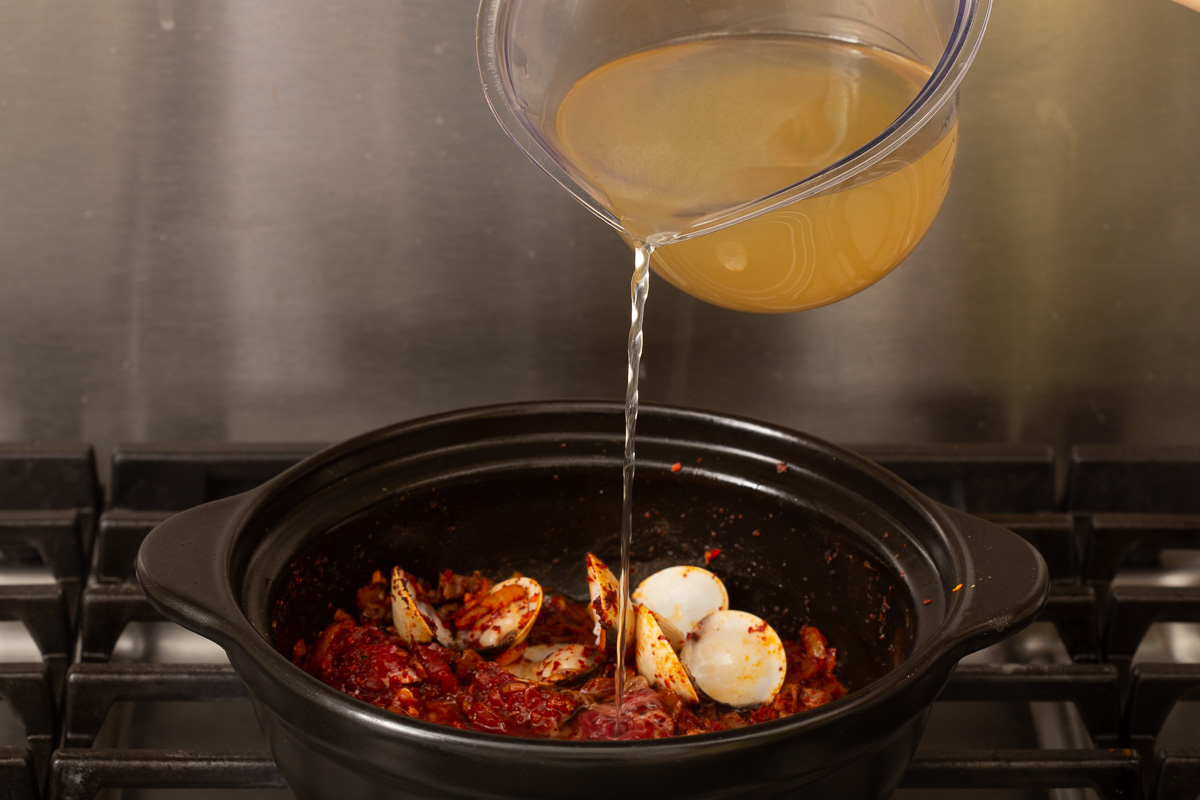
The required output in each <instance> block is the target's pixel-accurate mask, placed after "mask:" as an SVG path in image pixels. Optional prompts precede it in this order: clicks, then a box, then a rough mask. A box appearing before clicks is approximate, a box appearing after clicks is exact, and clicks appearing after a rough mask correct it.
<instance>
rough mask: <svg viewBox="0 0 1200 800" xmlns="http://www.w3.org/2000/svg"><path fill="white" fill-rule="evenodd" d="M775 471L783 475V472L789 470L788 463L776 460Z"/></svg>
mask: <svg viewBox="0 0 1200 800" xmlns="http://www.w3.org/2000/svg"><path fill="white" fill-rule="evenodd" d="M775 471H776V472H778V473H779V474H780V475H782V474H783V473H785V472H787V464H785V463H783V462H782V461H778V462H776V463H775Z"/></svg>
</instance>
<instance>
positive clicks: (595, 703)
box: [293, 570, 846, 739]
mask: <svg viewBox="0 0 1200 800" xmlns="http://www.w3.org/2000/svg"><path fill="white" fill-rule="evenodd" d="M491 585H492V584H491V581H489V580H488V579H486V578H483V577H482V576H480V575H479V573H475V574H473V575H470V576H463V575H456V574H454V573H451V572H450V571H448V570H447V571H445V572H444V573H443V574H442V576H441V579H440V580H439V583H438V586H437V588H436V589H430V587H428V586H427V585H424V586H422V589H423V591H424V592H425V593H426V596H427V597H429V598H430V599H432V600H434V601H435V602H436V603H438V611H439V613H440V614H441V615H442V617H443V619H451V618H453V617H454V615H455V614H456V613H457V612H459V611H461V610H462V609H463V607H464V606H469V605H470V602H471V599H472V598H473V597H477V596H480V595H482V594H486V593H487V591H488V590H489V589H490V588H491ZM357 599H358V602H357V605H358V615H357V617H353V616H351V615H350V614H348V613H346V612H345V611H343V610H338V611H337V613H336V614H335V615H334V621H333V622H332V623H331V624H330V625H329V626H327V627H326V628H325V630H324V631H323V632H322V633H321V634H320V635H319V636H318V637H317V638H316V641H315V642H314V643H313V645H312V646H311V647H309V646H307V645H306V644H305V643H304V642H303V641H298V642H297V643H296V647H295V650H294V653H293V660H294V661H295V663H296V664H297V665H298V666H300V667H301V668H303V669H304V670H305V671H307V672H308V673H310V674H311V675H313V676H315V677H317V678H318V679H320V680H321V681H323V682H324V683H326V684H328V685H329V686H332V687H333V688H335V689H337V690H338V691H341V692H344V693H346V694H348V695H350V696H351V697H356V698H358V699H359V700H363V701H365V702H367V703H371V704H372V705H375V706H379V707H380V708H385V709H387V710H389V711H394V712H396V713H398V714H404V715H406V716H409V717H414V718H416V719H422V720H426V721H428V722H435V723H438V724H441V725H450V726H452V727H455V728H464V729H468V730H476V731H488V732H491V733H500V734H507V735H510V736H528V737H537V738H547V739H611V738H614V737H613V732H614V729H615V725H614V723H615V721H616V704H615V701H614V695H615V680H614V674H615V651H613V649H612V648H611V647H610V648H609V653H608V658H607V660H606V661H605V663H604V664H603V666H602V667H601V668H600V669H599V670H598V672H597V674H596V675H595V676H594V677H592V678H590V679H588V680H586V681H584V682H583V683H582V685H578V686H573V687H567V686H562V685H543V684H539V683H534V682H531V681H528V680H522V679H519V678H517V677H515V676H513V675H512V674H510V673H509V672H507V671H506V670H505V668H504V665H505V664H511V663H513V662H514V661H515V660H517V659H519V658H520V656H521V651H523V650H524V648H525V647H527V646H529V645H532V644H552V643H561V644H566V643H581V644H589V645H591V644H594V641H595V640H594V633H593V623H592V620H591V617H590V615H589V614H588V610H587V604H586V603H580V602H577V601H575V600H571V599H570V598H566V597H563V596H562V595H556V594H549V593H548V594H547V595H546V597H545V600H544V602H543V604H542V609H541V612H540V613H539V615H538V618H537V621H536V623H535V624H534V626H533V629H532V631H531V632H530V634H529V637H528V638H527V639H526V641H525V643H523V644H521V645H517V646H515V647H511V648H509V649H508V650H505V651H504V652H501V653H498V654H496V653H489V654H487V657H485V656H484V655H481V654H480V653H478V652H476V651H475V650H470V649H467V650H453V649H450V648H447V647H443V646H441V645H440V644H436V643H432V644H417V645H413V646H409V647H406V646H404V645H403V644H402V643H401V641H400V639H399V638H398V637H397V636H396V634H395V632H394V631H393V629H392V627H391V615H390V604H389V600H388V583H387V581H386V580H385V579H384V577H383V576H382V575H381V574H380V573H378V572H376V573H375V575H374V577H373V579H372V581H371V583H368V584H367V585H365V586H363V587H362V588H361V589H359V591H358V598H357ZM784 649H785V651H786V653H787V660H788V672H787V677H786V679H785V680H784V684H783V688H782V689H781V690H780V692H779V694H778V695H777V696H776V697H775V699H774V701H772V702H771V703H769V704H767V705H765V706H762V707H761V708H752V709H734V708H730V707H729V706H724V705H721V704H719V703H716V702H715V701H713V700H710V699H707V698H703V697H702V698H701V701H700V702H699V703H698V704H696V705H692V706H686V705H684V704H683V703H682V702H681V701H680V700H679V698H678V697H677V696H676V695H675V694H674V693H672V692H669V691H663V692H659V691H657V690H655V689H654V688H652V687H650V685H649V684H648V683H647V681H646V679H645V678H643V677H641V676H640V675H638V674H637V673H635V672H633V671H629V672H628V673H627V677H626V682H625V703H624V712H623V713H622V715H621V735H620V736H619V737H618V738H621V739H658V738H663V737H668V736H688V735H691V734H696V733H708V732H711V731H721V730H729V729H732V728H741V727H744V726H746V725H751V724H754V723H758V722H766V721H768V720H772V719H779V718H781V717H786V716H790V715H792V714H797V713H799V712H801V711H807V710H808V709H811V708H816V707H818V706H822V705H824V704H826V703H829V702H831V701H833V700H836V699H838V698H839V697H842V696H843V695H845V694H846V688H845V687H844V686H843V685H842V683H841V681H839V680H838V678H837V676H836V675H835V674H834V670H835V667H836V666H837V651H836V649H834V648H832V647H828V646H827V644H826V641H825V637H824V636H822V635H821V632H820V631H818V630H817V629H816V628H814V627H811V626H804V627H802V628H801V629H800V635H799V638H798V640H797V641H788V640H784ZM631 651H632V648H631ZM626 663H628V664H632V663H634V659H633V655H632V652H630V656H629V658H628V660H627V662H626Z"/></svg>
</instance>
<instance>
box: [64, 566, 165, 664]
mask: <svg viewBox="0 0 1200 800" xmlns="http://www.w3.org/2000/svg"><path fill="white" fill-rule="evenodd" d="M79 613H80V618H81V620H82V622H81V624H80V626H79V628H80V630H79V648H80V650H79V658H80V660H81V661H108V659H109V658H111V657H112V653H113V648H114V647H116V645H117V640H118V639H120V638H121V633H122V632H123V631H124V630H125V627H126V626H127V625H128V624H129V623H130V622H161V621H162V620H163V616H162V615H161V614H159V613H158V611H156V610H155V609H154V607H153V606H151V605H150V601H149V600H147V599H146V595H145V594H143V593H142V587H141V586H139V585H137V584H136V583H99V584H93V585H92V586H89V587H87V588H86V589H84V591H83V605H82V608H81V609H80V612H79Z"/></svg>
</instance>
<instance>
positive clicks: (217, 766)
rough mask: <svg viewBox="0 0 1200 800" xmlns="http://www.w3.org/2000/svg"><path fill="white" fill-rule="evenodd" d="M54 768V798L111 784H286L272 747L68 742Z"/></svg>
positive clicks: (77, 798)
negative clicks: (125, 746) (113, 746)
mask: <svg viewBox="0 0 1200 800" xmlns="http://www.w3.org/2000/svg"><path fill="white" fill-rule="evenodd" d="M50 770H51V785H50V792H49V795H48V797H49V800H92V798H94V797H95V796H96V793H97V792H99V791H100V790H101V789H107V788H126V789H135V788H155V789H181V788H198V789H232V788H245V789H284V788H287V786H286V784H285V783H284V782H283V777H282V776H281V775H280V774H279V770H278V769H277V768H276V766H275V761H274V760H273V759H272V758H271V754H270V753H267V752H252V753H247V752H211V751H193V750H109V749H103V750H91V749H79V748H73V747H64V748H61V749H59V750H57V751H56V752H55V753H54V760H53V761H52V763H51V766H50Z"/></svg>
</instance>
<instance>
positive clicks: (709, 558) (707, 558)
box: [704, 547, 721, 566]
mask: <svg viewBox="0 0 1200 800" xmlns="http://www.w3.org/2000/svg"><path fill="white" fill-rule="evenodd" d="M719 555H721V550H720V549H719V548H716V547H714V548H713V549H712V550H705V551H704V565H705V566H708V565H709V564H711V563H712V562H713V559H714V558H716V557H717V556H719Z"/></svg>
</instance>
